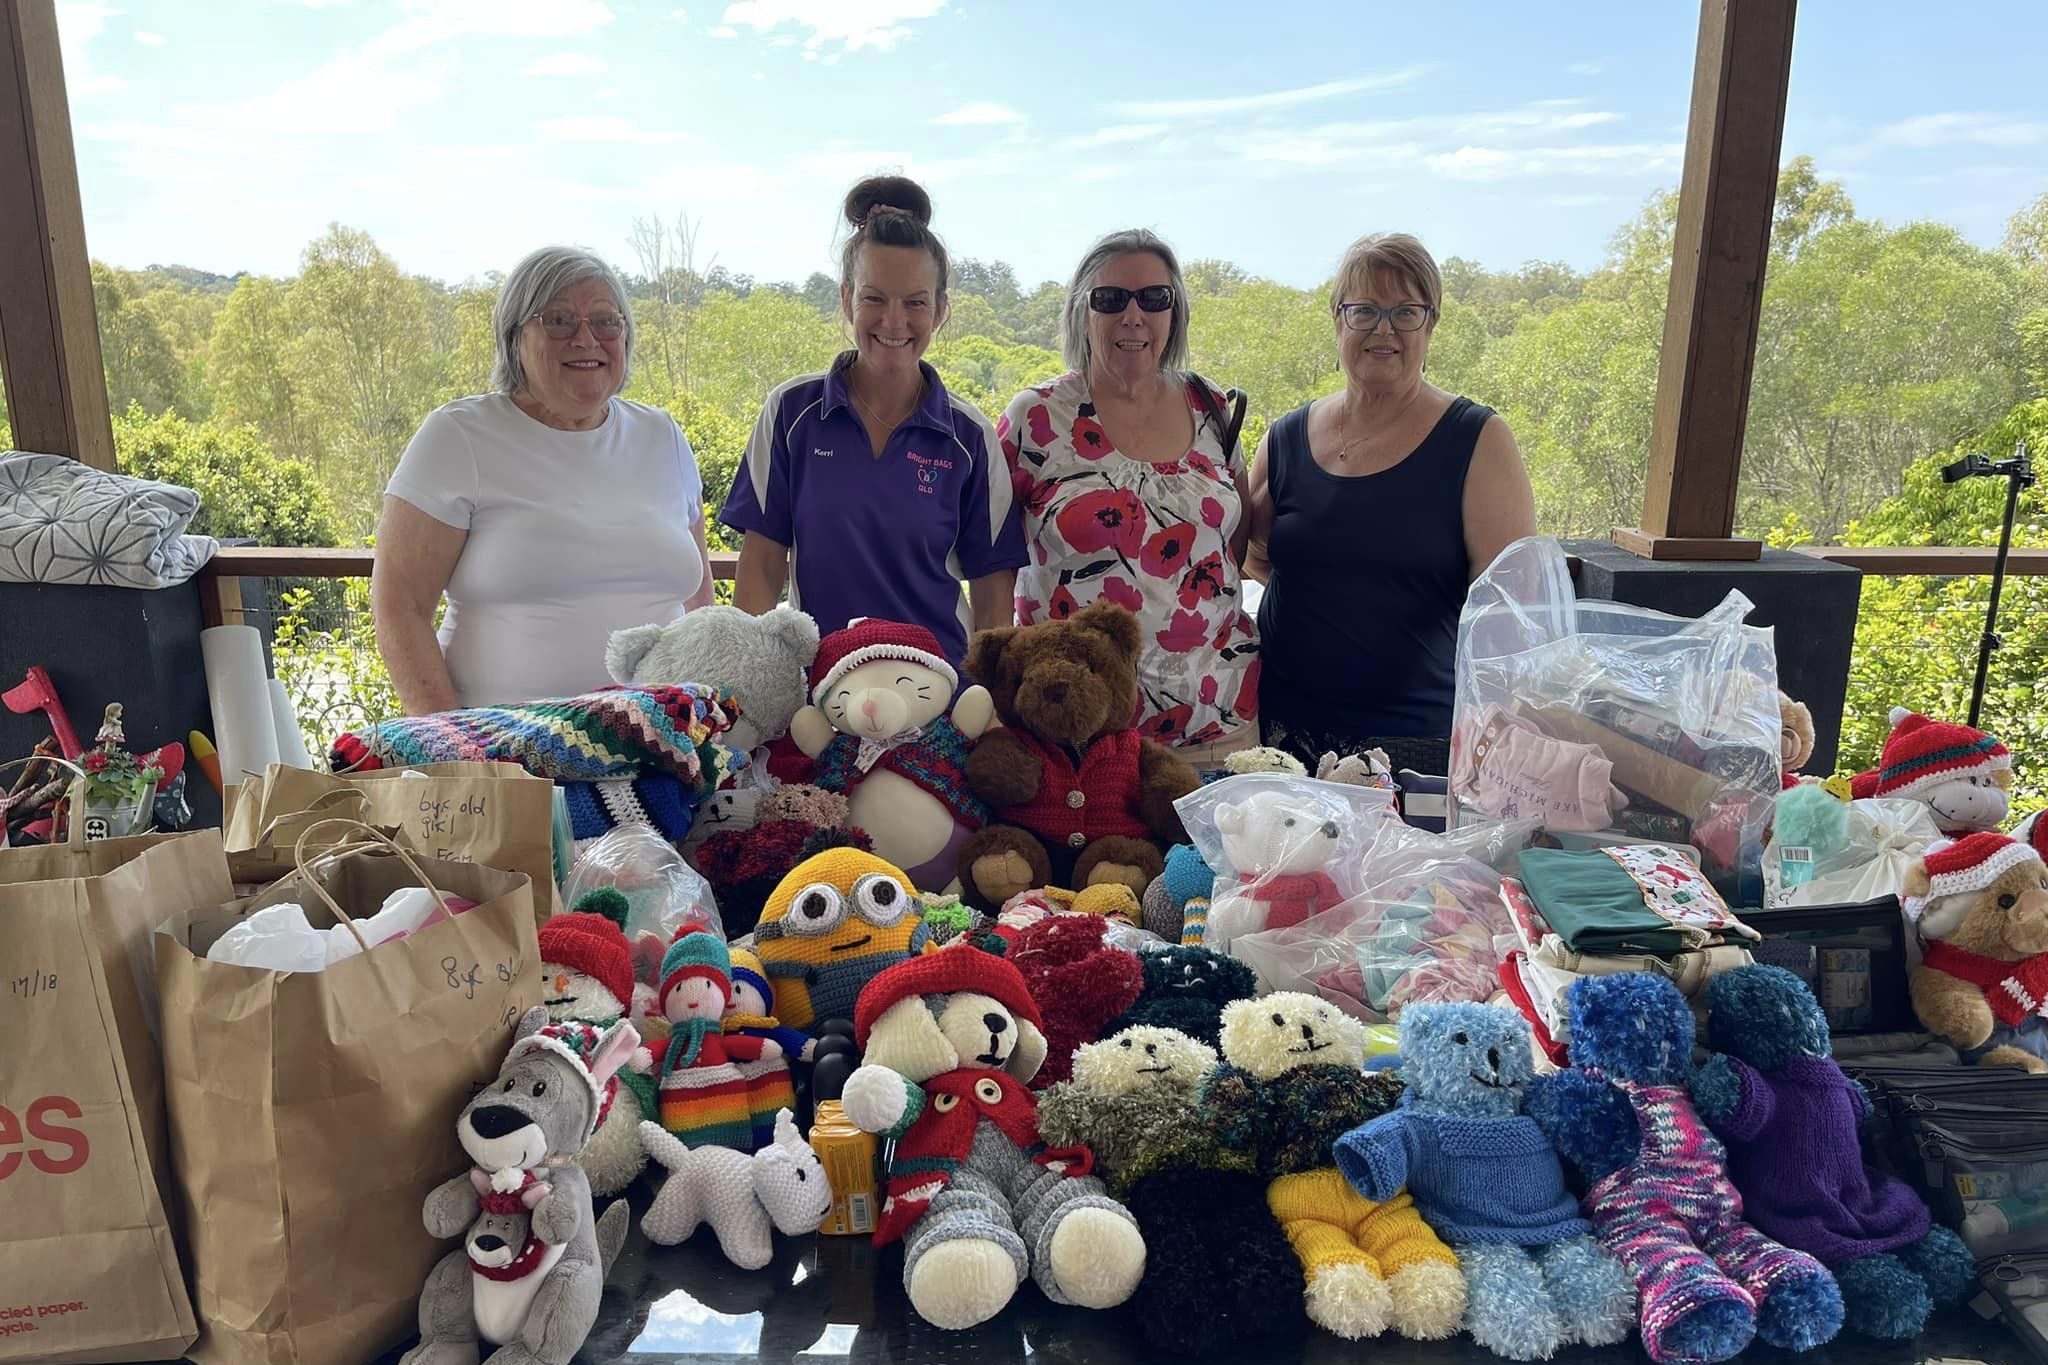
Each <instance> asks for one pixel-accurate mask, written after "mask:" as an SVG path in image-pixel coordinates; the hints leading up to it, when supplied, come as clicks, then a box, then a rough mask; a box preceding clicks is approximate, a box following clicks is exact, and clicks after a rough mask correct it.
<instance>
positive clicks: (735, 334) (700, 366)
mask: <svg viewBox="0 0 2048 1365" xmlns="http://www.w3.org/2000/svg"><path fill="white" fill-rule="evenodd" d="M842 345H843V342H842V341H841V339H840V336H839V333H838V329H837V327H836V326H835V325H834V323H833V322H830V321H827V320H826V319H824V318H822V317H820V316H819V315H818V313H817V310H815V309H813V308H812V307H811V306H810V305H809V304H807V303H805V302H804V301H803V300H802V299H800V298H797V297H795V296H793V295H790V294H784V293H781V292H779V291H775V290H765V289H763V290H755V291H754V292H753V293H751V294H749V295H748V296H747V297H745V298H741V297H740V296H739V295H737V294H729V293H716V294H712V295H710V296H708V297H707V298H706V299H705V301H704V305H703V307H702V308H701V309H699V310H698V316H697V321H696V324H695V340H694V342H693V343H692V348H693V355H692V359H691V363H690V372H691V383H690V392H691V393H693V394H694V395H696V396H697V397H698V398H700V399H703V400H705V401H707V402H709V403H711V404H712V405H713V406H714V407H718V408H720V409H722V410H724V411H725V412H727V413H729V414H732V415H734V416H738V415H739V414H741V413H744V412H748V411H751V410H753V409H755V408H758V407H759V406H760V404H761V400H762V399H763V398H765V397H766V396H767V394H768V391H769V390H770V389H772V388H774V387H775V386H776V385H777V384H780V383H782V382H783V381H784V380H785V379H793V378H795V377H796V376H798V375H800V374H805V373H808V372H810V371H813V370H822V369H823V368H825V366H826V365H828V364H829V363H831V360H832V357H833V356H834V355H835V354H836V353H837V352H838V351H839V350H840V348H841V346H842Z"/></svg>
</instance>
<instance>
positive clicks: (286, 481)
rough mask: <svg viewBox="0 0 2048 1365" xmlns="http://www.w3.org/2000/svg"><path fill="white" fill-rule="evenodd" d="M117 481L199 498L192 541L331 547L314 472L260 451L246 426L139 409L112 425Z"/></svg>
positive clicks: (329, 515) (331, 523) (326, 500)
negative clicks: (123, 478)
mask: <svg viewBox="0 0 2048 1365" xmlns="http://www.w3.org/2000/svg"><path fill="white" fill-rule="evenodd" d="M114 452H115V457H116V459H117V460H118V462H119V464H120V468H121V472H122V473H124V474H132V475H134V476H135V477H136V478H139V479H155V480H158V481H159V482H162V483H174V484H178V485H179V486H181V487H184V488H190V489H192V490H193V491H195V492H196V493H198V494H199V515H198V516H196V517H194V518H193V519H192V526H191V530H192V533H193V534H194V535H206V536H219V537H221V538H223V539H225V538H228V537H234V536H246V537H248V538H250V539H253V540H254V541H255V542H256V543H257V544H258V545H338V544H340V543H341V541H340V538H339V535H340V521H339V518H337V517H336V516H335V511H334V502H333V499H331V498H330V497H328V495H327V490H326V489H325V488H324V487H322V486H321V484H320V481H319V480H318V479H317V478H316V477H315V476H314V474H313V471H312V470H310V469H308V468H307V467H306V466H305V465H303V464H300V463H299V462H298V461H297V460H283V459H279V458H278V457H277V456H275V455H273V454H272V453H271V452H270V451H269V450H268V449H266V448H265V447H264V444H263V441H262V439H261V438H260V437H259V436H258V435H257V434H256V431H255V429H254V428H253V427H247V426H227V427H224V426H221V425H219V424H217V423H213V422H192V421H188V420H187V419H186V418H183V417H180V416H178V415H177V414H176V413H169V412H167V413H160V414H156V415H151V414H149V413H147V412H145V411H144V410H143V409H142V407H141V406H140V405H135V406H131V407H130V408H129V409H128V411H127V412H126V413H124V414H123V415H121V416H119V417H116V418H115V419H114Z"/></svg>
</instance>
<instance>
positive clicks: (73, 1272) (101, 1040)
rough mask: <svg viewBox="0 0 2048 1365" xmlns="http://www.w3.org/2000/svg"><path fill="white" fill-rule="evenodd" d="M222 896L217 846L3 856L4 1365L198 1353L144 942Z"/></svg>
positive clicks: (193, 843) (199, 838)
mask: <svg viewBox="0 0 2048 1365" xmlns="http://www.w3.org/2000/svg"><path fill="white" fill-rule="evenodd" d="M228 894H232V893H231V892H230V891H229V883H228V867H227V860H226V859H225V858H224V857H223V856H222V854H221V843H220V833H219V831H217V830H202V831H198V832H196V833H192V834H171V835H157V834H144V835H137V836H135V837H133V838H127V839H108V840H104V841H100V842H96V843H90V844H85V845H82V846H79V847H75V848H74V847H70V846H62V847H55V848H19V849H10V850H7V851H4V852H0V1210H5V1213H6V1217H5V1218H4V1219H0V1361H17V1360H24V1361H25V1360H34V1361H124V1360H162V1359H165V1358H167V1357H173V1356H177V1355H180V1354H182V1353H183V1352H184V1350H185V1348H186V1347H188V1346H190V1345H191V1344H192V1339H193V1337H194V1336H195V1335H196V1333H197V1327H196V1325H195V1323H194V1320H193V1315H192V1305H191V1300H190V1299H189V1298H188V1297H187V1295H186V1291H185V1280H184V1276H183V1274H182V1273H181V1272H180V1269H179V1263H178V1253H177V1249H176V1247H175V1245H174V1244H173V1241H172V1236H171V1228H170V1224H169V1221H168V1219H167V1218H166V1214H165V1210H166V1207H167V1205H168V1203H169V1202H170V1196H169V1195H168V1193H167V1192H166V1187H167V1186H168V1183H169V1176H170V1170H171V1167H170V1161H169V1158H168V1146H167V1141H166V1137H165V1131H164V1093H163V1073H162V1070H161V1066H160V1064H159V1061H158V1055H157V1045H156V1037H155V1034H154V1032H153V1030H154V1029H155V1028H156V1022H155V1020H154V1018H153V1010H152V1007H151V1006H150V1005H149V1003H148V997H149V994H150V987H151V982H150V980H149V976H150V973H149V956H148V954H149V939H150V932H151V930H152V929H154V928H155V926H156V924H157V923H158V922H159V921H160V920H162V919H163V918H164V917H165V916H167V915H172V914H178V913H192V912H201V911H206V910H210V909H211V908H212V907H214V906H217V905H218V904H219V903H220V899H221V897H222V896H223V895H228Z"/></svg>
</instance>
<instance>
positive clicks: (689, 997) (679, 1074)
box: [658, 929, 782, 1152]
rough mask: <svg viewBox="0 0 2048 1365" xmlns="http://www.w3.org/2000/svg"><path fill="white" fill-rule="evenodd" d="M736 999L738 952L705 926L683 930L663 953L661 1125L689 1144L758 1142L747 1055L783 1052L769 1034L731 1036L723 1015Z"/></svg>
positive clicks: (747, 1145)
mask: <svg viewBox="0 0 2048 1365" xmlns="http://www.w3.org/2000/svg"><path fill="white" fill-rule="evenodd" d="M731 1004H732V956H731V953H730V952H729V950H728V949H727V948H726V946H725V941H724V940H723V939H721V938H719V937H718V936H717V935H716V934H710V933H706V932H704V931H703V930H701V929H698V930H692V931H689V932H686V933H683V934H681V935H679V936H678V937H677V938H676V940H675V942H673V943H671V944H669V946H668V951H667V952H665V953H663V954H662V957H661V1012H662V1013H663V1014H664V1015H665V1016H667V1018H668V1021H669V1039H668V1047H667V1048H666V1049H664V1050H663V1052H662V1057H661V1068H660V1071H659V1073H658V1075H659V1077H660V1098H661V1126H662V1127H663V1128H665V1129H667V1130H668V1131H669V1132H670V1133H672V1134H674V1135H675V1137H676V1138H678V1139H679V1140H680V1141H681V1142H682V1143H683V1145H684V1146H685V1147H706V1146H710V1147H732V1148H735V1149H737V1150H739V1151H742V1152H747V1151H752V1150H753V1147H754V1125H753V1119H752V1116H751V1115H750V1114H749V1112H748V1109H747V1078H746V1076H745V1075H744V1074H742V1072H741V1071H740V1064H741V1063H743V1062H758V1061H761V1060H762V1059H763V1058H764V1057H768V1056H771V1055H772V1056H775V1057H780V1056H781V1055H782V1045H781V1044H780V1043H777V1042H775V1041H774V1040H773V1039H769V1038H750V1037H747V1036H745V1035H734V1036H732V1037H726V1036H725V1035H724V1034H722V1033H721V1032H720V1031H719V1023H720V1021H721V1019H722V1018H723V1017H724V1015H725V1012H726V1010H727V1008H728V1007H730V1006H731Z"/></svg>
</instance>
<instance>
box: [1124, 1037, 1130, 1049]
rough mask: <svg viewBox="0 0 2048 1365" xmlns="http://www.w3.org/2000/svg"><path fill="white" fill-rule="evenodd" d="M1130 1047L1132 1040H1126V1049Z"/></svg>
mask: <svg viewBox="0 0 2048 1365" xmlns="http://www.w3.org/2000/svg"><path fill="white" fill-rule="evenodd" d="M1130 1045H1131V1040H1130V1039H1128V1038H1126V1039H1124V1046H1125V1047H1129V1046H1130Z"/></svg>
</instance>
